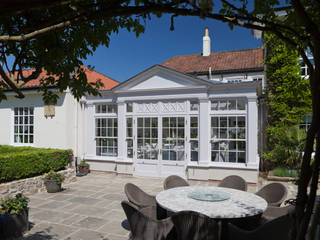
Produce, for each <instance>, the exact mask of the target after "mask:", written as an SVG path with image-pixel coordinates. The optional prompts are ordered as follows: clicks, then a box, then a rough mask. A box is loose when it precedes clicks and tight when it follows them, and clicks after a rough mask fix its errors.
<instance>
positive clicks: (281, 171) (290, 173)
mask: <svg viewBox="0 0 320 240" xmlns="http://www.w3.org/2000/svg"><path fill="white" fill-rule="evenodd" d="M272 174H273V176H277V177H292V178H297V177H298V176H299V173H298V172H297V170H292V169H288V168H284V167H277V168H275V169H273V171H272Z"/></svg>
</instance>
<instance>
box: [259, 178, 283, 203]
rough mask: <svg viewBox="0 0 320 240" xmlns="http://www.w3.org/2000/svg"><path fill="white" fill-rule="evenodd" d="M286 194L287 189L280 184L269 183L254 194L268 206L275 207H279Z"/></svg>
mask: <svg viewBox="0 0 320 240" xmlns="http://www.w3.org/2000/svg"><path fill="white" fill-rule="evenodd" d="M287 194H288V191H287V188H286V187H285V186H284V185H283V184H281V183H269V184H267V185H265V186H264V187H262V188H261V189H260V190H259V191H258V192H256V195H258V196H260V197H262V198H264V199H265V200H266V201H267V202H268V205H269V206H275V207H280V205H281V204H282V202H283V201H284V200H285V199H286V197H287Z"/></svg>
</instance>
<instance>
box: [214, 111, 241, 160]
mask: <svg viewBox="0 0 320 240" xmlns="http://www.w3.org/2000/svg"><path fill="white" fill-rule="evenodd" d="M211 161H214V162H239V163H245V162H246V117H245V116H219V117H211Z"/></svg>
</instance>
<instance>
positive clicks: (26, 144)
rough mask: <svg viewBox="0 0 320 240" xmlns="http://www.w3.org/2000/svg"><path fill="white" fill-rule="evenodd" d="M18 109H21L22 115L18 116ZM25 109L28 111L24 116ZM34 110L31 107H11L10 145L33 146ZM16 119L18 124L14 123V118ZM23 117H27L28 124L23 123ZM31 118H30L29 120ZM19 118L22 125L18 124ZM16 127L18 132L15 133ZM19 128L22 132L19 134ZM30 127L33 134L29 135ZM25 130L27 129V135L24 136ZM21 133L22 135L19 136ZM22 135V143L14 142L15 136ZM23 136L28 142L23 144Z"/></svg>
mask: <svg viewBox="0 0 320 240" xmlns="http://www.w3.org/2000/svg"><path fill="white" fill-rule="evenodd" d="M15 109H17V111H18V115H16V114H15ZM20 109H22V115H20ZM25 109H28V114H26V115H25ZM31 109H32V114H30V110H31ZM34 111H35V108H34V107H33V106H29V107H25V106H20V107H13V108H12V145H14V146H34V141H35V137H34V135H35V134H34V132H35V131H34V130H35V128H34V123H35V117H34V116H35V114H34ZM16 117H17V119H18V123H17V124H16V123H15V118H16ZM25 117H27V119H28V120H27V121H28V123H25ZM31 117H32V118H31ZM20 118H22V124H20ZM31 119H32V120H33V122H32V124H31V123H30V120H31ZM16 127H17V130H18V132H17V133H16ZM20 127H22V132H20ZM31 127H32V129H33V133H32V134H30V130H31ZM25 128H27V134H25V130H24V129H25ZM20 133H22V134H20ZM16 135H17V136H18V137H19V135H22V136H23V137H22V139H23V142H16V141H15V136H16ZM25 135H27V136H28V142H25V141H24V140H25ZM30 136H32V138H33V139H32V143H30Z"/></svg>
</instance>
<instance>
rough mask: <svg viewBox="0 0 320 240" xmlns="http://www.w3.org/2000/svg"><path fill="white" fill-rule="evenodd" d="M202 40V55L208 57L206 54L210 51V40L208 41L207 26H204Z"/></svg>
mask: <svg viewBox="0 0 320 240" xmlns="http://www.w3.org/2000/svg"><path fill="white" fill-rule="evenodd" d="M202 40H203V46H202V56H204V57H208V56H210V53H211V49H210V46H211V42H210V37H209V29H208V28H206V30H205V34H204V36H203V38H202Z"/></svg>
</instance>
